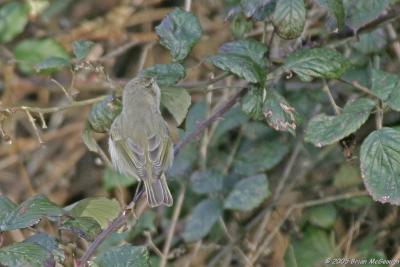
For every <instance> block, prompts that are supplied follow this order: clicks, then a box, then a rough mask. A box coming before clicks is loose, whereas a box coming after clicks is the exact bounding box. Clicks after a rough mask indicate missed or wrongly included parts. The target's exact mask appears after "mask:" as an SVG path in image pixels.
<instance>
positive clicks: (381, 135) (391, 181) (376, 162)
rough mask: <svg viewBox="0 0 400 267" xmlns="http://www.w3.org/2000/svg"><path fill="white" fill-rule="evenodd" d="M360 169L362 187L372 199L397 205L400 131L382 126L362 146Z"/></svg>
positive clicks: (398, 202)
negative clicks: (362, 181)
mask: <svg viewBox="0 0 400 267" xmlns="http://www.w3.org/2000/svg"><path fill="white" fill-rule="evenodd" d="M360 169H361V175H362V178H363V180H364V184H365V187H366V188H367V190H368V191H369V193H370V194H371V195H372V198H373V199H374V200H377V201H380V202H382V203H387V202H389V203H391V204H395V205H399V204H400V133H399V131H396V130H394V129H391V128H382V129H379V130H376V131H373V132H372V133H370V134H369V135H368V137H367V138H366V139H365V140H364V142H363V143H362V145H361V151H360Z"/></svg>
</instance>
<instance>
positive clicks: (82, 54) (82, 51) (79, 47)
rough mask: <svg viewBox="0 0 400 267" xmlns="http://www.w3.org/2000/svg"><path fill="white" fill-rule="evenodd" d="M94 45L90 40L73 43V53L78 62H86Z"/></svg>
mask: <svg viewBox="0 0 400 267" xmlns="http://www.w3.org/2000/svg"><path fill="white" fill-rule="evenodd" d="M93 45H94V43H93V42H92V41H88V40H78V41H75V42H73V43H72V52H73V53H74V55H75V58H76V59H78V60H84V59H85V58H86V57H87V55H88V54H89V52H90V49H91V48H92V47H93Z"/></svg>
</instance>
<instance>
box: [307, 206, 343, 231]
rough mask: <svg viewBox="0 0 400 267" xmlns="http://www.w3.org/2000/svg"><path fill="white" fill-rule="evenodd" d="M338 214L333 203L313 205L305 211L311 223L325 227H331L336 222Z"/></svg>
mask: <svg viewBox="0 0 400 267" xmlns="http://www.w3.org/2000/svg"><path fill="white" fill-rule="evenodd" d="M336 214H337V213H336V208H335V206H334V205H333V204H325V205H321V206H316V207H312V208H309V209H307V210H306V212H305V216H306V218H307V219H308V221H309V222H310V223H311V224H313V225H315V226H319V227H321V228H325V229H330V228H332V226H333V225H334V224H335V221H336Z"/></svg>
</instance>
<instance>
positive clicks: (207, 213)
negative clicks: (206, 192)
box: [183, 199, 222, 242]
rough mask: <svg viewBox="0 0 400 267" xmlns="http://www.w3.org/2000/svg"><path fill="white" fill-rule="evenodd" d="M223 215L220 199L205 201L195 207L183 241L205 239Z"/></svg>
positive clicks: (187, 223)
mask: <svg viewBox="0 0 400 267" xmlns="http://www.w3.org/2000/svg"><path fill="white" fill-rule="evenodd" d="M221 214H222V203H221V202H220V201H219V200H218V199H205V200H203V201H201V202H200V203H199V204H197V205H196V207H194V209H193V210H192V214H191V216H190V218H189V220H188V221H187V222H186V225H185V230H184V232H183V239H184V240H185V241H186V242H194V241H197V240H200V239H202V238H204V237H205V236H206V235H207V234H208V233H209V232H210V230H211V227H212V226H213V225H214V223H215V222H216V221H217V220H218V218H219V217H220V216H221Z"/></svg>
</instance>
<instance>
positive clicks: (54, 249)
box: [24, 233, 64, 260]
mask: <svg viewBox="0 0 400 267" xmlns="http://www.w3.org/2000/svg"><path fill="white" fill-rule="evenodd" d="M24 242H31V243H36V244H38V245H40V246H42V247H43V248H45V249H47V250H48V251H49V252H51V253H52V254H53V255H54V256H57V257H59V258H60V259H61V260H63V259H64V251H63V250H62V249H60V248H59V247H58V242H57V240H56V239H55V238H54V237H53V236H50V235H47V234H45V233H37V234H34V235H31V236H30V237H28V238H27V239H25V240H24Z"/></svg>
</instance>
